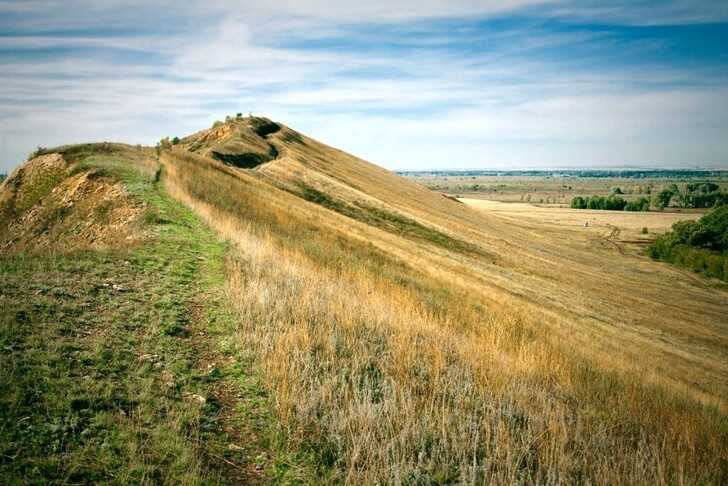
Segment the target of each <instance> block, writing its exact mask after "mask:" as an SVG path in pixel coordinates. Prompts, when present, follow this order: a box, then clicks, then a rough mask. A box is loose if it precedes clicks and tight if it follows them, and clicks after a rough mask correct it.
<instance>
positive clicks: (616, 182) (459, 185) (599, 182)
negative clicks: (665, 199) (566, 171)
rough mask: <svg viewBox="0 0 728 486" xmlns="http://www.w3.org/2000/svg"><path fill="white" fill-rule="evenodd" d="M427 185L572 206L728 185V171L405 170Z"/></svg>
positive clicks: (472, 195)
mask: <svg viewBox="0 0 728 486" xmlns="http://www.w3.org/2000/svg"><path fill="white" fill-rule="evenodd" d="M402 175H404V176H405V177H407V178H410V179H413V180H415V181H417V182H419V183H420V184H423V185H425V186H426V187H428V188H430V189H432V190H435V191H439V192H444V193H448V194H453V195H457V196H462V197H469V198H483V199H488V200H491V201H503V202H530V203H532V204H539V205H556V206H569V204H570V202H571V200H572V199H573V198H574V197H577V196H581V197H588V196H608V195H610V194H612V193H613V191H614V189H615V188H619V189H620V194H619V196H620V197H622V198H624V199H627V200H634V199H638V198H640V197H649V196H650V194H651V193H656V192H659V191H660V190H661V189H663V188H665V187H667V186H668V185H669V184H673V183H674V184H677V185H678V186H683V185H684V184H686V183H688V182H696V181H704V180H710V181H712V182H716V183H717V184H718V185H719V186H720V187H721V188H723V189H726V188H728V174H726V173H725V172H719V173H718V175H717V176H709V177H686V176H678V175H675V176H666V177H659V178H657V177H649V176H645V177H580V176H558V177H555V176H548V175H534V176H531V175H528V176H526V175H507V176H493V175H459V174H458V173H457V172H453V173H450V174H449V175H427V174H420V173H402Z"/></svg>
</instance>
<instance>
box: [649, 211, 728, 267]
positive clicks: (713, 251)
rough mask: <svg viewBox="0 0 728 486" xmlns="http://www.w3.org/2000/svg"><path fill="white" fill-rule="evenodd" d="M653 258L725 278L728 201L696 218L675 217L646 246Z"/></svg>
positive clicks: (727, 245) (727, 257) (727, 242)
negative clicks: (662, 231)
mask: <svg viewBox="0 0 728 486" xmlns="http://www.w3.org/2000/svg"><path fill="white" fill-rule="evenodd" d="M648 252H649V255H650V256H651V257H652V258H654V259H659V260H664V261H668V262H671V263H675V264H677V265H682V266H685V267H688V268H691V269H692V270H694V271H696V272H701V273H703V274H705V275H707V276H709V277H716V278H719V279H722V280H725V281H728V205H723V206H719V207H717V208H715V209H714V210H713V211H711V212H710V213H708V214H706V215H705V216H703V217H702V218H700V219H699V220H698V221H678V222H677V223H675V224H674V225H672V231H670V232H669V233H665V234H664V235H662V236H660V237H659V238H657V240H655V242H654V243H653V244H652V245H651V246H650V247H649V250H648Z"/></svg>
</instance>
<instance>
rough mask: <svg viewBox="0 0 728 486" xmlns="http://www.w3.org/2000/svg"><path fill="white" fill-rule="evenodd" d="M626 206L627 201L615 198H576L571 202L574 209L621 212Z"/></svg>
mask: <svg viewBox="0 0 728 486" xmlns="http://www.w3.org/2000/svg"><path fill="white" fill-rule="evenodd" d="M626 205H627V201H625V200H624V199H622V198H621V197H617V196H608V197H604V196H592V197H587V198H583V197H580V196H577V197H575V198H573V199H572V200H571V207H572V208H574V209H606V210H612V211H621V210H623V209H624V208H625V206H626Z"/></svg>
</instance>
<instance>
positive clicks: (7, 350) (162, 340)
mask: <svg viewBox="0 0 728 486" xmlns="http://www.w3.org/2000/svg"><path fill="white" fill-rule="evenodd" d="M94 160H96V161H97V162H98V166H96V167H93V166H94V164H95V162H94ZM85 163H86V164H87V165H88V166H89V167H93V168H94V169H95V170H103V169H104V168H105V169H106V170H108V171H109V173H113V172H114V171H116V170H117V169H118V170H120V172H117V173H118V174H122V175H123V177H124V178H125V179H124V180H125V181H126V182H127V183H128V184H129V185H130V186H131V187H132V188H133V189H132V190H133V191H134V193H135V194H136V195H137V196H139V197H140V198H141V199H143V200H144V202H145V203H146V204H148V205H149V207H150V210H153V211H154V213H155V214H156V215H157V216H158V217H157V218H149V219H148V220H147V224H148V225H150V226H151V227H150V228H149V229H150V230H151V231H152V232H153V233H154V234H155V235H156V236H155V238H153V239H151V240H149V241H147V242H145V243H144V244H141V245H137V246H135V247H132V248H127V249H119V250H111V251H82V252H79V251H76V252H71V253H63V252H62V253H54V254H34V255H32V256H31V255H27V254H21V253H0V288H2V289H3V290H2V292H0V348H1V349H2V353H0V389H1V390H3V393H2V394H0V410H2V414H0V477H2V478H3V482H8V483H11V484H15V483H18V484H21V483H23V484H69V483H70V484H89V483H113V484H151V483H159V484H162V483H164V484H227V483H230V482H244V483H251V482H253V483H254V482H259V481H262V480H265V478H266V477H267V476H268V475H269V474H271V472H270V471H271V470H272V469H271V468H272V467H273V459H274V458H273V457H271V455H270V454H268V453H267V452H266V450H267V449H266V446H265V444H267V441H268V437H269V435H268V433H269V430H270V422H269V418H268V416H267V415H266V410H267V402H266V400H265V396H264V395H263V394H262V392H261V391H260V390H261V388H260V385H259V384H258V382H257V381H256V379H255V377H254V376H253V375H251V374H249V373H247V372H246V371H245V370H246V363H248V362H249V359H250V358H249V356H247V355H245V353H244V350H242V349H241V348H239V347H238V346H236V345H235V344H234V343H232V342H231V341H230V336H231V335H232V334H233V333H234V332H235V327H236V325H237V319H236V318H235V317H234V314H233V313H232V311H230V310H229V308H228V307H227V304H226V302H227V301H226V299H225V297H224V293H223V286H224V258H225V253H226V246H225V245H224V244H222V243H221V242H219V241H218V240H217V239H216V238H215V237H214V235H213V234H212V233H210V232H209V231H208V230H207V229H205V228H204V227H203V226H202V224H201V223H200V222H199V220H197V218H195V217H194V216H193V215H192V214H191V213H190V212H189V211H188V210H186V209H184V208H183V207H182V206H180V205H179V204H178V203H176V202H174V201H173V200H171V199H170V198H169V197H168V196H166V195H165V194H164V193H163V191H162V190H161V188H159V187H158V186H157V184H156V183H155V182H154V178H153V177H149V176H144V175H143V174H141V173H139V172H137V171H134V170H133V169H131V168H130V164H129V163H127V165H126V166H125V167H123V166H122V164H121V163H120V162H119V161H116V160H110V159H108V158H106V157H99V158H96V159H94V158H87V159H86V160H85ZM160 221H163V223H162V222H160ZM232 397H238V398H239V399H238V400H237V401H236V403H233V398H232ZM247 397H250V398H251V399H247Z"/></svg>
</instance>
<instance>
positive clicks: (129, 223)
mask: <svg viewBox="0 0 728 486" xmlns="http://www.w3.org/2000/svg"><path fill="white" fill-rule="evenodd" d="M143 212H144V205H143V204H141V203H139V202H136V201H134V200H132V198H131V197H130V196H129V195H128V193H127V191H126V189H125V188H124V186H123V185H122V184H121V183H120V182H117V181H115V180H114V179H112V178H110V177H108V176H106V175H104V174H103V172H102V171H100V170H98V169H88V168H83V167H82V166H79V165H78V164H69V163H68V162H67V161H66V160H65V159H64V158H63V156H62V155H61V154H58V153H51V154H47V155H41V156H39V157H36V158H34V159H32V160H30V161H28V162H26V163H25V164H24V165H23V166H21V167H20V168H18V169H17V170H16V171H15V172H13V174H11V175H10V177H8V178H7V179H6V180H5V181H3V184H2V185H0V226H3V227H4V228H5V230H4V231H2V233H0V251H30V252H32V251H37V250H44V249H48V250H53V251H68V250H76V249H89V248H93V249H100V248H111V247H119V246H121V245H127V244H128V243H129V242H130V241H133V240H135V239H138V238H140V237H141V235H140V232H139V231H138V228H139V224H137V223H138V222H139V221H140V219H141V216H142V214H143Z"/></svg>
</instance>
